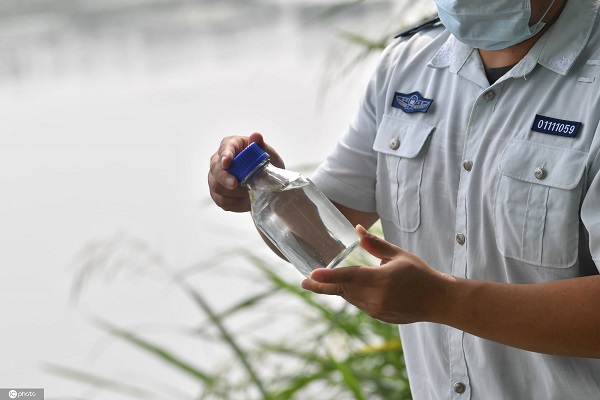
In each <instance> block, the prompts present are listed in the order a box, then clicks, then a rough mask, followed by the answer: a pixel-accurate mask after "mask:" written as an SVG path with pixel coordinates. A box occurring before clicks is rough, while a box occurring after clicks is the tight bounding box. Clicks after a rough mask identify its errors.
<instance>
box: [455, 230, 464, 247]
mask: <svg viewBox="0 0 600 400" xmlns="http://www.w3.org/2000/svg"><path fill="white" fill-rule="evenodd" d="M465 241H466V239H465V235H463V234H462V233H457V234H456V243H458V244H460V245H461V246H462V245H463V244H465Z"/></svg>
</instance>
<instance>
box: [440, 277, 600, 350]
mask: <svg viewBox="0 0 600 400" xmlns="http://www.w3.org/2000/svg"><path fill="white" fill-rule="evenodd" d="M434 303H437V306H435V308H436V310H435V311H434V312H433V314H432V318H431V319H432V320H433V321H434V322H440V323H444V324H447V325H450V326H453V327H455V328H458V329H461V330H463V331H465V332H468V333H470V334H473V335H476V336H479V337H482V338H485V339H489V340H492V341H495V342H499V343H502V344H506V345H509V346H513V347H518V348H521V349H525V350H530V351H535V352H540V353H548V354H556V355H565V356H566V355H568V356H581V357H600V276H591V277H585V278H577V279H568V280H561V281H554V282H548V283H542V284H527V285H517V284H504V283H497V282H483V281H475V280H467V279H457V278H453V279H449V280H448V281H447V282H446V284H445V285H444V289H443V291H442V295H441V296H439V299H437V301H436V302H434Z"/></svg>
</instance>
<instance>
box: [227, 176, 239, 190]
mask: <svg viewBox="0 0 600 400" xmlns="http://www.w3.org/2000/svg"><path fill="white" fill-rule="evenodd" d="M225 186H226V187H228V188H229V189H235V188H236V187H237V185H236V184H235V178H234V177H233V176H228V177H226V178H225Z"/></svg>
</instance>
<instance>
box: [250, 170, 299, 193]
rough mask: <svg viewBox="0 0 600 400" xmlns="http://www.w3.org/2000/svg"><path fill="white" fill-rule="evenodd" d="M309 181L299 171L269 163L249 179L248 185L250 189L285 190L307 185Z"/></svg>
mask: <svg viewBox="0 0 600 400" xmlns="http://www.w3.org/2000/svg"><path fill="white" fill-rule="evenodd" d="M309 183H310V181H309V180H308V178H306V177H305V176H304V175H302V174H300V173H298V172H294V171H290V170H287V169H282V168H277V167H275V166H273V165H272V164H267V165H266V166H265V167H264V168H263V169H261V170H260V171H258V172H257V173H256V174H255V175H254V176H253V177H252V178H251V179H249V180H248V182H247V186H248V189H250V190H261V191H264V190H269V191H283V190H290V189H293V188H296V187H302V186H306V185H308V184H309Z"/></svg>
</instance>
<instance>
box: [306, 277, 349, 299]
mask: <svg viewBox="0 0 600 400" xmlns="http://www.w3.org/2000/svg"><path fill="white" fill-rule="evenodd" d="M302 289H305V290H310V291H311V292H313V293H317V294H327V295H331V296H342V297H343V296H344V285H338V284H332V283H320V282H316V281H314V280H312V279H305V280H304V281H302Z"/></svg>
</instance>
